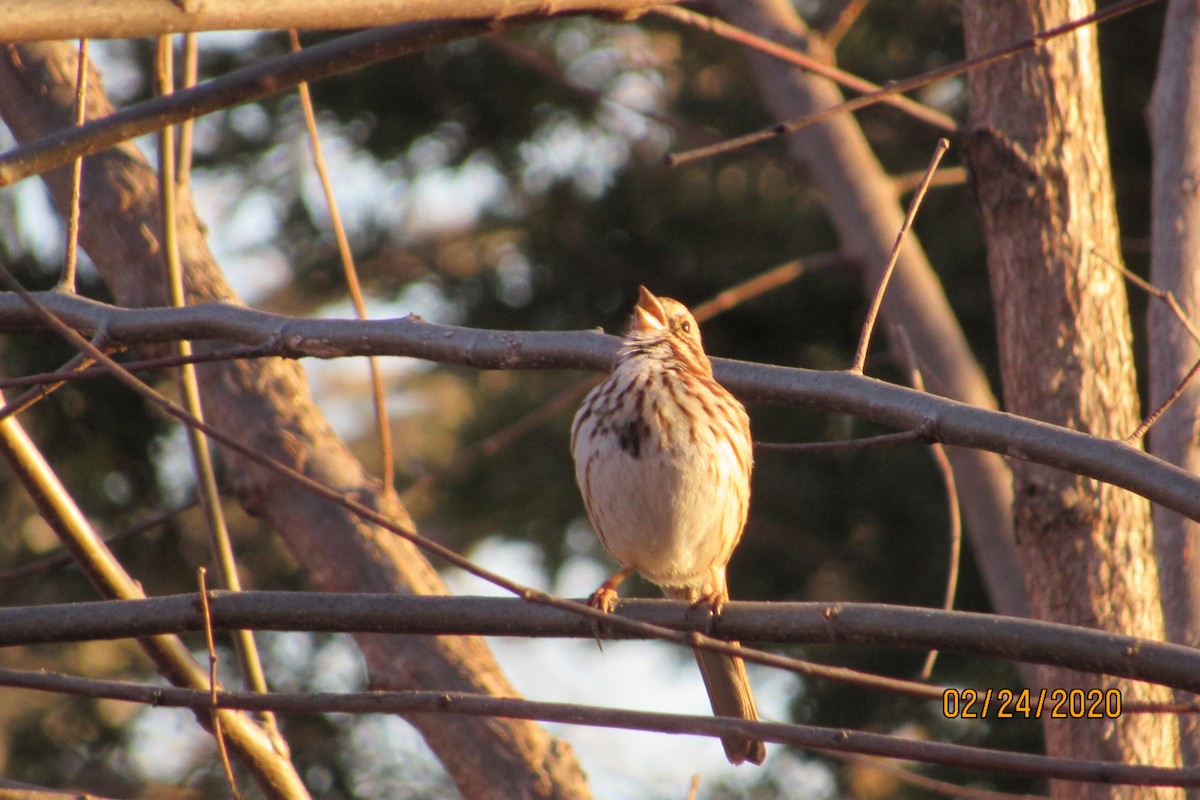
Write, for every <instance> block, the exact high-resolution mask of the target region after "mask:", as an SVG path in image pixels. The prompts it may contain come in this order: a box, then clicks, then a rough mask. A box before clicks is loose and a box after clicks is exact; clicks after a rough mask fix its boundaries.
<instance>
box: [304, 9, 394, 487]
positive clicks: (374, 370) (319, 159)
mask: <svg viewBox="0 0 1200 800" xmlns="http://www.w3.org/2000/svg"><path fill="white" fill-rule="evenodd" d="M288 43H289V44H290V45H291V48H292V52H293V53H299V52H300V36H299V34H297V33H296V29H295V28H292V29H291V30H289V31H288ZM296 92H297V94H299V95H300V108H301V109H303V111H304V126H305V127H306V128H307V129H308V138H309V141H310V142H311V143H312V155H313V166H314V167H315V168H316V170H317V177H318V178H320V181H321V191H322V192H323V193H324V195H325V205H326V206H327V207H328V208H329V224H330V226H332V228H333V238H334V241H336V242H337V249H338V257H339V258H340V259H341V262H342V275H343V276H344V277H345V278H346V290H347V292H348V293H349V294H350V301H351V303H353V304H354V313H355V315H357V316H358V318H359V319H366V318H367V304H366V301H365V300H363V293H362V285H361V284H360V283H359V280H358V269H357V268H356V267H355V266H354V254H353V253H352V252H351V251H350V239H349V238H348V237H347V236H346V226H345V225H343V224H342V212H341V210H340V209H339V208H338V203H337V197H336V196H335V195H334V193H333V181H331V180H330V179H329V170H328V169H327V168H326V166H325V151H324V150H323V149H322V147H321V135H320V133H319V132H318V131H317V115H316V113H315V112H314V111H313V102H312V93H311V92H309V90H308V83H307V82H305V81H301V82H300V85H299V86H297V87H296ZM367 370H368V372H369V373H370V375H371V404H372V406H373V407H374V409H375V435H376V437H377V438H378V440H379V475H380V478H381V479H382V480H383V491H384V492H392V491H394V490H395V488H396V470H395V458H394V457H393V455H392V426H391V422H390V421H389V417H388V408H387V397H386V394H385V393H384V388H383V373H382V372H381V371H380V369H379V362H378V361H377V360H376V359H375V357H374V356H372V357H370V358H368V359H367Z"/></svg>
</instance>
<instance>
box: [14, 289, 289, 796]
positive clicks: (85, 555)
mask: <svg viewBox="0 0 1200 800" xmlns="http://www.w3.org/2000/svg"><path fill="white" fill-rule="evenodd" d="M2 269H3V267H2V266H0V270H2ZM84 341H85V342H86V340H84ZM88 346H89V347H93V346H92V345H90V344H89V345H88ZM93 350H94V353H100V351H99V350H95V349H94V347H93ZM103 358H107V356H103ZM0 402H3V398H0ZM0 453H2V454H3V456H4V458H6V459H7V460H8V462H9V464H10V465H11V466H12V468H13V472H14V473H15V474H16V475H17V477H18V479H19V480H20V481H21V483H22V485H23V486H24V488H25V490H26V491H27V492H28V493H29V495H30V498H31V499H32V500H33V502H34V504H35V506H37V508H38V511H39V512H40V513H41V515H42V518H43V519H44V520H46V522H47V524H49V525H50V526H51V527H52V528H53V529H54V531H55V533H56V534H57V535H58V536H59V538H60V539H61V541H62V542H63V545H64V546H65V547H68V548H69V549H70V550H71V551H72V553H73V555H74V557H75V560H76V561H77V563H78V564H79V565H80V567H81V568H82V569H83V570H84V573H85V574H86V575H87V577H88V579H89V580H90V581H91V582H92V584H93V585H94V586H95V587H96V589H97V591H98V592H100V593H101V594H102V595H105V596H108V597H115V598H120V599H125V600H130V599H142V598H144V597H145V595H144V593H143V592H142V589H141V586H140V585H139V584H138V583H137V582H136V581H135V580H133V578H131V577H130V576H129V574H128V573H127V572H126V571H125V570H124V568H123V567H122V566H121V564H120V563H119V562H118V561H117V559H116V558H115V557H114V556H113V554H112V552H111V551H110V550H109V549H108V548H107V547H105V545H104V543H103V542H102V541H101V540H100V539H99V537H98V536H96V534H95V531H94V530H92V528H91V526H90V525H89V524H88V523H87V521H86V519H85V518H84V516H83V513H82V512H81V511H80V510H79V508H78V506H76V504H75V503H74V501H73V500H72V499H71V497H70V495H69V494H68V493H67V491H66V489H65V487H63V485H62V484H61V483H60V482H59V481H58V478H57V476H56V475H55V474H54V472H53V471H52V470H51V469H50V466H49V465H48V464H47V463H46V462H45V460H44V459H43V458H42V456H41V453H40V452H39V451H38V450H37V448H36V447H35V446H34V444H33V442H32V441H31V440H30V439H29V437H28V436H27V435H26V433H25V431H24V429H22V428H21V426H20V425H19V424H18V423H17V421H16V420H15V419H13V418H11V417H10V418H8V419H5V420H3V421H2V422H0ZM139 643H140V644H141V646H142V649H143V650H144V651H145V652H146V654H147V655H148V656H150V658H151V659H152V660H153V661H154V663H155V665H156V666H157V668H158V669H159V671H160V672H161V673H162V674H163V675H164V676H166V677H167V678H168V679H169V680H170V681H172V682H174V683H179V684H183V685H185V686H189V687H193V688H199V687H203V686H205V685H206V678H205V676H204V672H203V670H202V669H201V668H200V666H199V665H198V664H197V663H196V661H195V660H194V659H193V658H192V656H191V653H190V652H189V651H188V649H187V647H186V646H185V645H184V644H183V642H181V641H180V640H179V639H178V638H177V637H174V636H154V637H141V638H140V639H139ZM207 721H208V720H207V718H205V717H204V716H203V715H201V722H202V723H203V722H207ZM221 722H222V726H223V727H224V729H225V731H226V732H227V733H228V734H229V737H230V744H231V745H232V746H233V748H234V750H235V751H236V752H237V753H238V754H239V756H240V757H241V759H242V761H243V763H244V764H245V765H246V766H247V767H249V768H250V769H251V771H252V773H253V775H254V777H255V779H256V780H257V781H258V783H259V786H260V788H262V790H263V792H264V793H265V794H266V795H267V796H268V797H271V798H276V799H277V800H301V799H302V798H307V797H308V792H307V791H306V790H305V788H304V784H303V783H302V782H301V781H300V778H299V776H298V775H297V774H296V772H295V769H294V767H293V766H292V764H291V763H290V762H289V761H288V760H287V759H284V758H281V757H280V756H279V755H278V754H277V753H275V752H274V750H273V748H272V746H271V744H270V743H269V741H268V737H267V736H266V735H265V734H264V732H263V731H262V729H261V728H260V727H259V726H258V725H256V724H255V723H254V722H253V721H252V720H251V719H250V718H249V717H246V716H245V715H242V714H230V713H227V712H226V713H222V714H221Z"/></svg>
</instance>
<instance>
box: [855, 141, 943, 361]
mask: <svg viewBox="0 0 1200 800" xmlns="http://www.w3.org/2000/svg"><path fill="white" fill-rule="evenodd" d="M949 148H950V142H949V140H947V139H938V143H937V146H936V147H935V148H934V149H933V158H931V159H930V160H929V166H928V167H926V169H925V177H924V179H923V180H922V181H921V183H920V184H919V185H918V186H917V191H916V193H914V194H913V198H912V200H910V201H909V203H908V213H907V214H906V215H905V216H904V222H903V224H901V225H900V230H899V231H898V232H897V233H896V243H895V244H894V245H892V253H891V255H890V256H889V257H888V263H887V267H886V268H885V269H884V270H883V277H882V278H880V279H879V288H878V289H876V290H875V297H874V298H872V300H871V307H870V308H869V309H867V318H866V319H865V320H863V327H862V336H861V337H860V338H859V340H858V352H857V353H856V354H855V356H854V363H853V364H852V365H851V366H850V369H849V371H850V372H853V373H856V374H858V375H861V374H862V371H863V365H864V364H866V362H867V347H868V346H869V345H870V344H871V332H872V331H873V330H874V329H875V320H876V319H877V318H878V317H879V308H880V306H882V305H883V295H884V293H885V292H887V286H888V281H890V280H891V278H892V271H893V270H894V269H895V268H896V259H898V258H899V257H900V245H902V244H903V243H904V237H905V235H906V234H907V233H908V229H909V228H911V227H912V224H913V220H914V219H916V216H917V209H918V208H920V207H921V200H922V199H924V197H925V191H926V190H927V189H928V188H929V181H930V180H931V179H932V178H933V173H934V172H935V171H936V170H937V166H938V163H939V162H940V161H941V160H942V156H944V155H945V154H946V150H948V149H949Z"/></svg>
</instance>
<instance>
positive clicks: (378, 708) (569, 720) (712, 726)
mask: <svg viewBox="0 0 1200 800" xmlns="http://www.w3.org/2000/svg"><path fill="white" fill-rule="evenodd" d="M0 684H3V685H7V686H14V687H20V688H25V689H34V690H37V691H47V692H58V693H62V694H72V695H77V696H83V697H92V698H95V697H103V698H109V699H114V700H124V701H127V702H133V703H144V704H148V705H154V706H168V707H172V708H204V709H207V708H208V707H209V704H210V698H209V696H208V693H207V692H203V691H198V690H187V689H175V688H162V687H157V686H144V685H141V684H136V683H128V682H123V681H109V680H97V679H92V678H77V677H74V676H69V675H60V674H53V673H45V672H24V671H20V670H12V669H0ZM219 705H220V707H221V708H238V709H242V710H253V711H259V710H264V709H270V710H272V711H275V712H278V713H305V714H313V713H352V714H353V713H357V714H379V713H400V714H413V713H426V714H466V715H473V716H485V717H508V718H515V719H530V720H538V721H542V722H558V723H563V724H570V725H588V726H592V727H605V728H613V727H616V728H624V729H628V730H644V731H656V732H659V733H674V734H688V735H696V736H727V735H729V734H730V733H738V734H744V735H747V736H753V737H755V738H758V739H765V740H766V741H771V742H778V743H780V744H789V745H793V746H795V747H805V748H809V749H813V750H826V751H833V752H837V753H858V754H863V755H874V756H884V757H887V758H897V759H903V760H906V761H918V762H924V763H928V764H941V765H943V766H949V767H957V768H960V769H972V770H981V771H987V772H1004V773H1009V774H1013V775H1024V776H1027V777H1037V778H1059V779H1064V780H1075V781H1087V782H1096V783H1104V784H1127V785H1138V786H1200V769H1197V768H1189V769H1178V768H1169V767H1154V766H1130V765H1126V764H1113V763H1108V762H1102V761H1084V760H1079V759H1068V758H1052V757H1049V756H1043V755H1033V754H1029V753H1012V752H1005V751H1000V750H989V749H985V748H981V747H970V746H966V745H959V744H948V743H945V742H928V741H918V740H913V739H910V738H901V737H899V736H888V735H886V734H879V733H868V732H866V731H850V730H845V729H841V728H822V727H818V726H814V725H793V724H784V723H779V722H750V721H748V720H739V719H732V718H729V717H710V716H690V715H686V714H665V713H657V712H649V711H631V710H626V709H614V708H597V707H594V706H582V705H575V704H567V703H547V702H537V701H530V700H520V699H516V698H509V697H488V696H484V695H471V694H463V693H461V692H354V693H344V694H333V693H324V692H322V693H277V694H269V695H261V694H255V693H252V692H223V693H221V695H220V696H219Z"/></svg>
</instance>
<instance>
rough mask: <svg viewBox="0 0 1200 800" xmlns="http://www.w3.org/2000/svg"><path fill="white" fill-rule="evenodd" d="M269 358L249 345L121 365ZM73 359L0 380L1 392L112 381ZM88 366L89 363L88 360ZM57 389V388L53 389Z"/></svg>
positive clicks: (104, 371) (137, 367)
mask: <svg viewBox="0 0 1200 800" xmlns="http://www.w3.org/2000/svg"><path fill="white" fill-rule="evenodd" d="M124 349H125V346H124V345H119V346H114V347H112V348H109V351H108V352H110V353H112V352H121V351H123V350H124ZM267 355H271V353H268V352H266V351H265V350H263V348H262V346H261V345H256V344H251V345H243V346H241V347H227V348H223V349H221V350H210V351H208V352H205V353H192V354H191V355H189V356H162V357H159V358H145V359H139V360H137V361H126V362H124V363H122V365H121V366H123V367H124V368H125V369H127V370H129V371H130V372H142V371H146V370H154V369H165V368H167V367H178V366H182V365H184V364H206V363H211V362H214V361H233V360H238V359H248V358H260V357H263V356H267ZM77 358H78V356H76V357H75V358H72V359H71V361H69V362H68V363H67V365H65V366H64V367H63V368H62V369H60V370H56V371H54V372H39V373H35V374H33V375H20V376H17V377H14V378H0V390H4V389H14V388H17V387H20V386H40V385H42V384H47V383H54V384H64V383H73V382H75V381H80V380H90V379H94V378H104V377H111V376H112V371H111V370H109V369H108V368H106V367H99V366H91V367H80V368H79V369H75V370H72V369H70V364H72V363H75V362H76V359H77ZM88 363H92V362H91V361H90V360H89V361H88ZM55 388H57V387H55ZM17 402H18V400H14V401H12V403H10V405H15V404H16V403H17ZM8 413H11V412H9V411H8V410H7V408H5V409H4V410H3V411H0V419H3V418H4V416H5V415H7V414H8Z"/></svg>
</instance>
